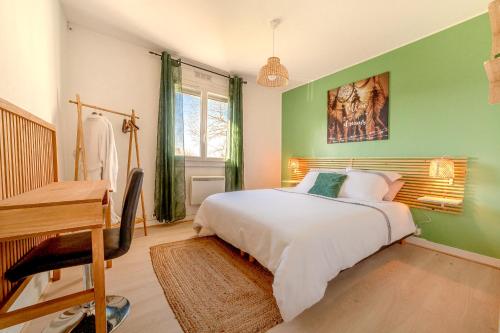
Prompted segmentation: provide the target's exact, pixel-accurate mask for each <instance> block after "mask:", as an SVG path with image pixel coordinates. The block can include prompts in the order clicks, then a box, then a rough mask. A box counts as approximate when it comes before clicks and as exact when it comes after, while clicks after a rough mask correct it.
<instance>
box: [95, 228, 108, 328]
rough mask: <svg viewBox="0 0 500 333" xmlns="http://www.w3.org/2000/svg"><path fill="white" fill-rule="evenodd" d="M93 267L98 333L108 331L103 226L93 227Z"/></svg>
mask: <svg viewBox="0 0 500 333" xmlns="http://www.w3.org/2000/svg"><path fill="white" fill-rule="evenodd" d="M92 268H93V274H94V300H95V331H96V333H106V330H107V324H106V290H105V289H106V283H105V278H104V240H103V230H102V228H98V229H92Z"/></svg>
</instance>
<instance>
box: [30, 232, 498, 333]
mask: <svg viewBox="0 0 500 333" xmlns="http://www.w3.org/2000/svg"><path fill="white" fill-rule="evenodd" d="M150 230H151V231H150V236H148V237H144V236H142V234H141V233H140V232H137V237H136V238H135V239H134V241H133V243H132V248H131V250H130V252H129V253H128V254H126V255H125V256H123V257H121V258H119V259H118V260H115V261H114V267H113V268H112V269H110V270H108V271H107V272H106V284H107V291H108V294H109V295H110V294H116V295H122V296H126V297H127V298H128V299H129V300H130V301H131V303H132V312H131V315H130V316H129V318H127V320H126V321H125V322H124V323H123V325H122V326H121V327H120V328H118V329H117V331H116V332H118V333H138V332H147V333H156V332H168V333H174V332H182V330H181V328H180V326H179V324H178V323H177V321H176V320H175V317H174V315H173V313H172V311H171V310H170V308H169V306H168V304H167V302H166V300H165V297H164V295H163V291H162V289H161V288H160V286H159V284H158V281H157V280H156V276H155V274H154V272H153V268H152V266H151V262H150V256H149V247H150V246H152V245H155V244H161V243H166V242H172V241H176V240H181V239H186V238H189V237H192V236H193V235H194V233H193V231H192V229H191V223H181V224H177V225H173V226H156V227H152V228H150ZM81 280H82V273H81V269H80V268H72V269H66V270H64V271H63V278H62V280H61V281H59V282H57V283H54V284H51V285H50V286H49V287H48V289H47V292H46V297H48V298H51V297H55V296H59V295H62V294H63V293H67V292H70V291H74V290H77V289H78V288H81V285H82V281H81ZM499 309H500V270H497V269H494V268H491V267H486V266H483V265H479V264H475V263H472V262H469V261H466V260H462V259H458V258H454V257H451V256H447V255H444V254H439V253H436V252H433V251H430V250H426V249H422V248H419V247H416V246H413V245H399V244H397V245H394V246H392V247H390V248H388V249H385V250H383V251H381V252H380V253H378V254H376V255H375V256H372V257H371V258H369V259H367V260H365V261H363V262H361V263H359V264H358V265H356V266H355V267H354V268H352V269H349V270H347V271H344V272H342V273H341V274H340V275H339V276H338V277H337V278H335V279H334V280H333V281H331V282H330V283H329V286H328V289H327V291H326V295H325V297H324V298H323V300H322V301H320V302H319V303H318V304H316V305H314V306H313V307H312V308H310V309H308V310H307V311H305V312H304V313H302V314H301V315H300V316H299V317H297V318H296V319H295V320H293V321H291V322H289V323H283V324H281V325H279V326H276V327H275V328H273V329H272V330H270V331H269V332H272V333H281V332H283V333H284V332H286V333H293V332H297V333H298V332H301V333H303V332H329V333H330V332H342V333H354V332H360V333H361V332H363V333H367V332H370V333H373V332H383V333H389V332H405V333H407V332H415V333H417V332H439V333H445V332H453V333H459V332H470V333H481V332H495V333H497V332H499V331H498V329H499V328H498V321H499V318H498V316H499ZM50 319H51V317H50V316H47V317H44V318H40V319H37V320H35V321H33V322H32V323H30V325H28V326H27V328H26V329H25V330H24V331H23V332H24V333H38V332H40V331H41V330H42V328H43V327H44V326H45V325H46V323H47V322H48V321H49V320H50Z"/></svg>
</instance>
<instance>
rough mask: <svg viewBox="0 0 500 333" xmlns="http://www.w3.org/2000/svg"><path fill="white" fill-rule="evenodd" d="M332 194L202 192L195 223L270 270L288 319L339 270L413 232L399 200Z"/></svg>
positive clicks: (311, 300) (316, 296) (319, 293)
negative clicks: (345, 196)
mask: <svg viewBox="0 0 500 333" xmlns="http://www.w3.org/2000/svg"><path fill="white" fill-rule="evenodd" d="M335 200H339V201H335ZM335 200H332V199H329V198H324V197H318V196H314V195H309V194H304V193H297V192H294V191H293V190H285V189H268V190H251V191H238V192H230V193H220V194H215V195H212V196H210V197H208V198H207V199H205V201H204V202H203V203H202V205H201V207H200V209H199V210H198V213H197V214H196V217H195V220H194V227H195V229H196V230H197V231H198V234H199V235H200V236H208V235H214V234H216V235H217V236H219V237H220V238H222V239H223V240H225V241H227V242H228V243H230V244H232V245H234V246H235V247H237V248H239V249H241V250H243V251H245V252H247V253H249V254H250V255H252V256H253V257H254V258H255V259H257V260H258V261H259V263H261V264H262V265H263V266H264V267H266V268H267V269H269V270H270V271H271V272H272V273H273V274H274V282H273V294H274V297H275V298H276V301H277V304H278V307H279V309H280V312H281V315H282V317H283V319H284V320H285V321H289V320H292V319H293V318H294V317H296V316H297V315H299V314H300V313H301V312H302V311H304V310H305V309H307V308H309V307H310V306H312V305H313V304H315V303H316V302H318V301H319V300H321V298H322V297H323V295H324V293H325V290H326V287H327V284H328V281H330V280H331V279H333V278H334V277H335V276H336V275H337V274H338V273H339V272H340V271H341V270H343V269H346V268H349V267H352V266H353V265H355V264H356V263H357V262H359V261H360V260H362V259H364V258H366V257H368V256H369V255H371V254H373V253H374V252H376V251H377V250H379V249H380V248H381V247H382V246H384V245H387V244H389V243H391V242H394V241H396V240H398V239H401V238H402V237H404V236H406V235H409V234H411V233H413V232H414V231H415V224H414V223H413V219H412V215H411V213H410V210H409V208H408V206H406V205H404V204H402V203H398V202H387V201H377V202H373V201H369V202H367V201H360V200H354V199H347V198H339V199H335ZM365 205H369V206H371V207H368V206H365ZM389 235H390V239H389Z"/></svg>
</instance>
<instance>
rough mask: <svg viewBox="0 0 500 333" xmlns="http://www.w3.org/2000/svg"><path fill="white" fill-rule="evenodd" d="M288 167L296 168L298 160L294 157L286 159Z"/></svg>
mask: <svg viewBox="0 0 500 333" xmlns="http://www.w3.org/2000/svg"><path fill="white" fill-rule="evenodd" d="M288 168H289V169H290V170H293V171H295V170H297V169H298V168H299V160H298V159H296V158H290V159H288Z"/></svg>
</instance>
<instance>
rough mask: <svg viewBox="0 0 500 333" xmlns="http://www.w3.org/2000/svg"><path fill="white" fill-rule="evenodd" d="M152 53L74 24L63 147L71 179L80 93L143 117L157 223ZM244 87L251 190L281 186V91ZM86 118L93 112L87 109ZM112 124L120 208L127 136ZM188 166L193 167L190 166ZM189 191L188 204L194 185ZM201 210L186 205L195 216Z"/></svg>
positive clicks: (148, 192)
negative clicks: (115, 148)
mask: <svg viewBox="0 0 500 333" xmlns="http://www.w3.org/2000/svg"><path fill="white" fill-rule="evenodd" d="M148 51H149V50H148V49H147V48H144V47H142V46H137V45H134V44H131V43H130V42H128V41H124V40H118V39H116V38H115V37H111V36H108V35H104V34H101V33H97V32H94V31H92V30H90V29H88V28H85V27H82V26H79V25H72V30H71V31H67V49H66V50H65V52H64V54H65V60H64V66H63V75H64V76H63V81H64V83H65V84H64V91H63V94H64V102H63V105H62V113H61V115H60V116H61V121H62V123H64V128H63V129H62V136H63V140H61V142H62V144H63V145H64V147H63V148H64V168H65V174H66V178H67V179H71V177H72V170H73V167H74V166H73V161H74V159H73V152H74V145H75V138H76V136H75V135H76V111H75V106H74V105H72V104H69V103H67V100H68V99H70V98H72V99H74V98H75V94H76V93H79V94H80V96H81V98H82V100H83V101H84V102H86V103H89V104H94V105H99V106H103V107H108V108H111V109H114V110H120V111H124V112H130V109H132V108H134V109H135V110H136V112H138V113H139V115H140V117H141V119H140V120H139V122H138V123H139V126H140V130H139V140H140V146H141V161H142V166H143V168H144V170H145V182H144V195H145V203H146V213H147V216H148V219H152V214H153V199H154V171H155V158H156V127H157V113H158V94H159V83H160V68H161V63H160V59H159V57H157V56H154V55H150V54H148ZM247 80H248V81H249V83H248V84H247V85H246V86H245V87H244V91H243V96H244V102H243V103H244V113H245V116H244V140H245V142H244V149H245V163H246V165H245V172H246V176H245V182H246V186H247V188H263V187H273V186H279V184H280V179H281V177H280V158H281V92H280V91H277V90H272V89H266V88H262V87H259V86H257V85H256V84H255V83H254V82H255V78H248V79H247ZM86 112H87V114H88V113H90V112H91V111H86ZM105 116H106V117H107V118H108V119H109V120H111V121H112V123H113V125H114V130H115V138H116V143H117V149H118V154H119V160H120V171H119V185H118V191H117V197H116V198H115V199H116V205H115V206H119V205H120V204H121V200H120V199H121V198H120V197H121V195H122V193H123V190H124V186H125V184H124V183H125V180H126V175H125V173H126V158H127V145H128V136H127V135H125V134H123V133H122V132H121V131H120V129H121V122H122V120H123V118H121V117H116V116H112V115H105ZM188 164H189V163H188ZM223 174H224V169H223V168H222V167H221V164H219V165H218V166H217V165H207V163H201V164H199V165H197V166H195V165H193V164H191V166H190V167H189V168H188V169H187V170H186V180H187V181H189V178H190V176H192V175H223ZM187 185H188V186H187V187H186V190H187V191H188V193H187V199H188V201H189V184H187ZM196 208H197V207H192V206H190V205H188V206H187V215H188V217H192V216H193V215H194V214H195V213H196Z"/></svg>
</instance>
